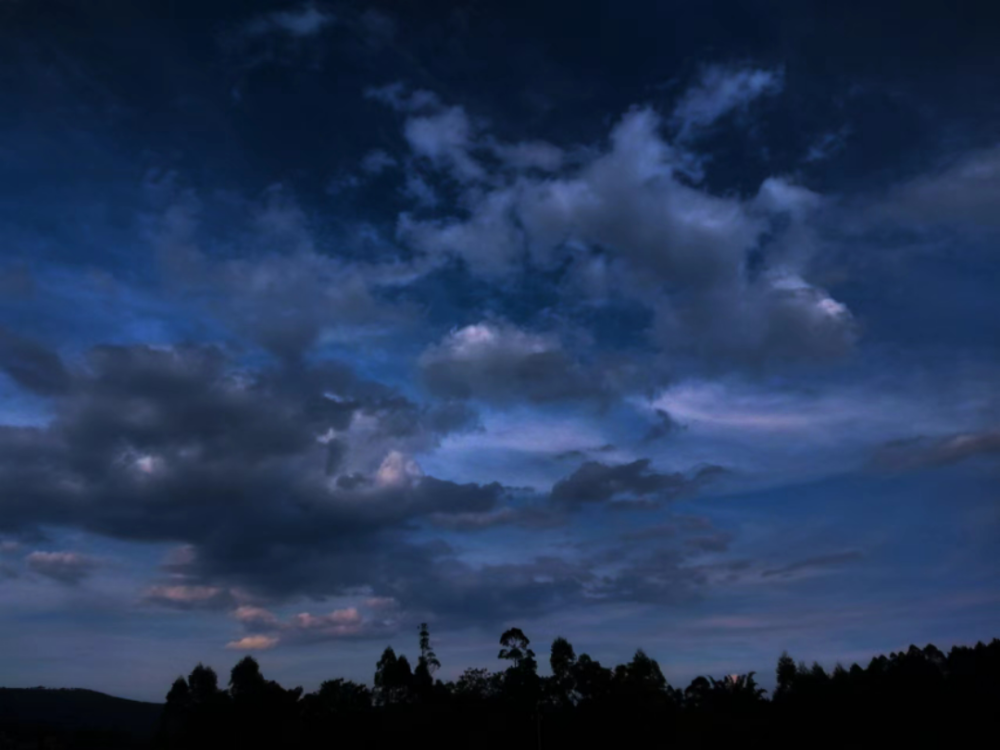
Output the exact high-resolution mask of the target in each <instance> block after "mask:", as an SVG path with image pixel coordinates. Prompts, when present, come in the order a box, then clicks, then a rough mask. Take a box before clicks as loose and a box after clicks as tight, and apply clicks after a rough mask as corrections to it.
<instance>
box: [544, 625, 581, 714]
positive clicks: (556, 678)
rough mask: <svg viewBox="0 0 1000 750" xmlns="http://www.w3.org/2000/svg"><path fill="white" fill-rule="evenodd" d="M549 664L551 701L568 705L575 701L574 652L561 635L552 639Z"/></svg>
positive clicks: (558, 704) (560, 704)
mask: <svg viewBox="0 0 1000 750" xmlns="http://www.w3.org/2000/svg"><path fill="white" fill-rule="evenodd" d="M549 666H550V667H551V668H552V679H551V680H550V681H549V685H550V690H549V693H550V695H551V699H552V702H553V703H555V705H557V706H562V707H566V706H570V705H573V703H574V702H575V698H576V696H575V692H576V691H575V687H576V685H575V682H576V681H575V680H574V675H573V672H574V667H575V666H576V652H575V651H573V645H572V644H571V643H570V642H569V641H567V640H566V639H565V638H563V637H562V636H560V637H558V638H556V639H555V640H554V641H552V650H551V651H550V653H549Z"/></svg>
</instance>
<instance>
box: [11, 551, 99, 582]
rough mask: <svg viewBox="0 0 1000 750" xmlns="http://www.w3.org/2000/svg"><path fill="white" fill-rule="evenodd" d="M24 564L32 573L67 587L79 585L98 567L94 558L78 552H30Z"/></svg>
mask: <svg viewBox="0 0 1000 750" xmlns="http://www.w3.org/2000/svg"><path fill="white" fill-rule="evenodd" d="M25 562H26V563H27V565H28V569H29V570H31V571H32V572H34V573H38V574H39V575H43V576H45V577H46V578H51V579H52V580H54V581H59V582H60V583H65V584H69V585H76V584H78V583H80V582H81V581H82V580H83V579H84V578H86V577H87V576H89V575H90V574H91V573H93V572H94V570H95V569H96V568H97V567H98V565H99V562H98V560H96V559H95V558H93V557H89V556H88V555H81V554H80V553H78V552H32V553H31V554H29V555H28V556H27V557H26V558H25Z"/></svg>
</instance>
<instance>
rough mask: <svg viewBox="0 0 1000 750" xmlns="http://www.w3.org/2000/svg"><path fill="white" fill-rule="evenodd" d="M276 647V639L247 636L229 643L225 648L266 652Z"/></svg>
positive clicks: (265, 636)
mask: <svg viewBox="0 0 1000 750" xmlns="http://www.w3.org/2000/svg"><path fill="white" fill-rule="evenodd" d="M277 645H278V639H277V638H273V637H271V636H267V635H247V636H244V637H243V638H240V639H239V640H237V641H230V642H229V643H227V644H226V648H229V649H234V650H237V651H266V650H267V649H270V648H274V647H275V646H277Z"/></svg>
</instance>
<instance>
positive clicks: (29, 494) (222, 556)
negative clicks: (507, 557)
mask: <svg viewBox="0 0 1000 750" xmlns="http://www.w3.org/2000/svg"><path fill="white" fill-rule="evenodd" d="M71 377H72V383H71V386H70V387H69V388H68V390H67V392H66V394H65V395H63V396H62V397H60V398H59V399H57V400H56V401H55V402H54V403H53V406H54V409H55V418H54V419H53V421H52V422H51V424H50V425H49V426H47V427H2V428H0V484H2V485H3V486H4V487H5V488H8V490H6V491H5V492H4V494H3V497H2V499H0V510H2V512H0V527H2V528H3V529H4V530H5V531H13V532H17V531H20V530H24V529H32V528H37V527H44V526H61V527H71V528H80V529H85V530H88V531H91V532H94V533H98V534H104V535H109V536H113V537H117V538H122V539H129V540H137V541H158V542H183V543H187V544H189V545H190V546H191V548H192V554H191V556H190V559H189V560H188V561H187V562H186V563H185V564H183V565H181V566H180V567H178V568H175V569H174V570H173V571H172V577H171V580H170V581H169V582H168V583H164V584H163V585H161V586H160V587H159V588H154V589H152V590H151V591H150V592H148V594H147V600H149V601H155V602H158V603H161V604H164V603H165V604H171V605H174V606H202V605H204V606H216V605H217V606H224V605H225V604H227V603H228V600H227V599H226V597H227V596H228V594H227V593H224V592H226V591H228V589H230V588H231V587H233V586H243V587H246V588H247V589H248V590H251V591H258V592H264V593H266V594H268V595H271V596H294V595H296V594H302V593H310V594H320V595H321V594H329V593H333V592H336V591H338V590H341V589H343V588H344V587H348V586H358V585H372V586H374V587H376V588H378V587H379V586H382V585H386V583H387V582H388V581H391V580H394V579H395V578H396V577H398V576H400V575H415V576H418V575H420V572H421V571H422V570H426V569H427V568H428V567H431V566H433V564H434V560H435V559H436V558H437V557H439V556H440V555H441V554H444V553H445V552H446V550H442V548H441V547H440V546H438V547H433V546H431V547H428V546H417V545H413V544H410V543H409V542H407V541H406V540H405V539H404V537H403V536H402V530H403V529H404V528H405V527H406V526H407V524H409V523H411V522H412V521H413V520H414V519H418V518H422V517H426V516H429V515H432V514H434V515H436V516H441V515H447V514H450V513H484V512H488V511H490V510H492V509H493V508H494V507H495V505H496V504H497V502H498V501H499V499H500V498H501V497H502V495H503V493H504V489H503V488H502V487H501V486H500V485H499V484H492V485H477V484H464V485H460V484H455V483H452V482H447V481H444V480H440V479H436V478H434V477H430V476H424V475H423V474H422V472H420V471H419V467H416V466H415V464H413V462H412V461H410V460H408V459H406V458H405V455H404V453H402V452H401V451H407V450H412V449H416V448H419V447H424V448H426V447H429V446H431V445H433V444H434V442H435V441H436V440H438V439H440V437H441V436H442V435H443V434H444V432H441V431H438V430H445V431H446V430H448V429H452V428H458V427H461V426H462V425H465V424H467V422H468V414H467V412H466V411H465V410H464V409H457V410H456V409H455V408H454V407H453V406H449V405H445V406H444V407H441V409H439V408H437V407H420V406H418V405H416V404H413V403H412V402H409V401H408V400H406V399H404V398H401V397H400V396H399V395H398V394H395V393H393V392H392V391H391V390H389V389H387V388H385V387H383V386H379V385H378V384H374V383H370V382H366V381H361V380H359V379H357V378H356V377H354V376H353V374H352V373H350V371H349V370H347V369H346V368H344V367H342V366H339V365H335V364H330V363H326V364H323V363H320V364H317V365H315V366H312V367H309V368H301V367H291V366H288V367H281V368H276V369H271V370H267V369H265V370H255V371H247V370H244V369H241V368H239V367H237V366H236V364H235V362H234V361H232V360H230V359H229V358H228V357H227V355H226V354H225V353H224V352H223V351H222V350H220V349H217V348H212V347H195V346H187V347H172V348H166V349H156V348H151V347H144V346H133V347H111V346H107V347H98V348H96V349H94V350H93V351H92V352H91V353H90V355H89V357H88V359H87V362H86V366H85V367H82V368H81V369H80V370H78V371H74V372H73V373H72V375H71ZM442 409H443V411H442ZM328 437H330V438H331V439H329V440H326V442H325V443H324V440H325V439H326V438H328ZM331 445H335V446H336V448H335V449H331ZM352 474H357V475H360V476H362V477H364V478H365V481H364V482H361V483H356V484H355V485H353V486H351V487H349V488H345V487H344V486H343V484H338V483H337V482H336V479H337V477H338V475H339V476H344V475H348V476H349V475H352ZM39 560H41V561H42V562H40V563H39V564H45V562H46V561H45V560H43V559H42V558H39ZM67 560H68V558H67ZM64 562H65V561H64ZM60 564H61V563H60ZM70 564H71V563H70V562H65V565H64V566H63V567H64V568H66V570H67V571H69V570H70V568H69V566H70ZM55 565H56V563H55V562H52V563H51V565H49V568H48V569H47V570H50V571H55V572H59V569H57V568H56V567H53V566H55ZM77 569H78V570H81V571H82V570H84V569H85V566H82V565H81V566H77V568H74V570H77ZM52 574H53V575H54V574H55V573H52ZM62 575H63V576H64V577H65V578H67V580H68V579H69V577H70V576H71V575H72V574H71V573H70V572H65V573H63V574H62Z"/></svg>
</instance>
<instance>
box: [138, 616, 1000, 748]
mask: <svg viewBox="0 0 1000 750" xmlns="http://www.w3.org/2000/svg"><path fill="white" fill-rule="evenodd" d="M418 636H419V640H418V645H419V653H420V655H419V657H418V658H417V668H416V670H412V671H411V669H410V663H409V661H408V660H407V658H406V657H405V656H404V655H401V654H400V655H397V654H396V652H395V651H394V650H393V649H392V648H391V647H387V648H386V649H385V651H384V652H383V653H382V656H381V658H380V659H379V661H378V663H377V665H376V669H375V675H374V680H373V683H374V689H369V688H368V687H367V686H365V685H361V684H358V683H355V682H351V681H349V680H343V679H331V680H327V681H326V682H324V683H323V684H322V686H321V687H320V689H319V690H318V691H316V692H315V693H310V694H308V695H303V694H302V689H301V688H296V689H294V690H285V689H284V688H282V687H281V686H280V685H278V684H277V683H275V682H273V681H269V680H266V679H265V678H264V676H263V674H262V673H261V671H260V666H259V665H258V664H257V662H256V660H254V659H253V658H252V657H245V658H243V659H242V660H240V661H239V662H238V663H237V664H236V665H235V666H234V667H233V669H232V672H231V676H230V680H229V686H228V689H227V690H220V689H219V688H218V681H217V678H216V675H215V672H214V671H213V670H211V668H209V667H206V666H204V665H201V664H199V665H197V666H196V667H195V669H194V670H193V671H192V672H191V674H190V675H189V676H188V678H187V679H186V680H185V679H184V678H183V677H179V678H178V679H177V680H176V681H175V682H174V683H173V685H172V686H171V687H170V690H169V692H168V693H167V702H166V706H165V708H164V711H163V714H162V717H161V720H160V730H159V732H158V734H157V736H156V743H155V744H156V747H157V748H159V749H162V750H174V748H196V749H197V748H208V747H220V746H230V747H242V746H244V745H245V746H253V747H269V748H286V747H287V748H295V747H302V748H312V747H322V746H330V745H335V744H343V743H348V744H351V745H354V746H358V747H362V748H396V747H400V746H403V745H406V744H412V743H413V741H414V738H415V737H418V736H422V737H428V738H430V737H432V738H433V741H434V744H435V746H436V747H440V748H449V749H450V748H466V747H468V746H470V745H475V746H477V747H484V748H498V749H499V748H504V750H506V749H507V748H510V747H514V746H524V747H544V748H546V750H549V749H551V748H566V749H567V750H570V749H572V750H578V748H580V747H590V746H599V745H606V744H609V743H618V744H628V745H631V744H638V743H643V744H646V743H648V741H649V739H650V738H656V741H657V743H666V744H676V745H678V746H680V747H715V746H719V745H721V744H725V743H730V742H741V743H747V742H749V744H751V745H755V746H756V745H760V746H768V747H797V746H799V745H801V744H802V738H803V737H807V736H809V735H810V733H815V732H816V731H817V728H819V727H822V733H823V734H822V737H821V738H820V739H819V740H817V742H819V743H820V744H824V745H826V744H828V745H832V746H847V745H849V746H852V747H876V746H882V745H885V744H888V743H892V744H901V743H904V742H905V743H919V744H920V745H921V746H945V745H948V746H951V745H955V744H958V743H960V742H965V741H971V740H972V738H974V737H975V736H976V733H978V732H982V731H984V730H986V729H988V728H989V726H991V724H990V722H991V721H992V719H991V718H990V717H991V716H992V715H993V711H994V709H995V706H996V703H997V701H998V699H1000V686H998V682H1000V681H998V680H997V679H996V675H997V674H998V670H1000V640H996V639H994V640H993V641H992V642H991V643H989V644H988V645H987V644H983V643H979V644H977V645H976V646H975V647H971V648H970V647H966V646H956V647H954V648H952V649H951V650H950V651H949V652H948V653H947V654H945V653H943V652H942V651H940V650H939V649H938V648H936V647H935V646H933V645H928V646H926V647H925V648H923V649H921V648H918V647H917V646H910V647H909V648H908V649H907V650H905V651H900V652H898V653H896V652H893V653H891V654H890V655H889V656H888V657H887V656H876V657H875V658H873V659H872V660H871V662H870V663H869V664H868V666H867V667H862V666H860V665H858V664H852V665H851V666H850V668H844V667H843V666H842V665H839V664H838V665H837V666H836V667H835V668H834V669H833V671H832V672H830V673H827V672H826V670H824V669H823V667H822V666H821V665H819V664H816V663H814V664H813V665H812V666H807V665H806V664H804V663H799V664H798V665H796V663H795V661H794V660H793V659H792V657H791V656H790V655H789V654H788V653H782V654H781V656H780V657H779V658H778V661H777V665H776V669H775V676H776V678H777V679H776V685H777V687H776V689H775V691H774V695H773V698H770V699H769V697H768V694H767V691H766V690H765V689H764V688H762V687H761V686H760V685H758V684H757V682H756V677H755V673H754V672H749V673H747V674H735V675H725V676H722V677H713V676H710V675H705V676H699V677H697V678H695V679H694V680H692V682H691V683H690V684H689V685H687V686H686V687H685V688H684V689H683V690H681V689H678V688H674V687H672V686H671V685H670V684H669V682H668V681H667V678H666V676H665V675H664V672H663V670H662V669H661V668H660V665H659V664H658V663H657V661H656V660H655V659H653V658H651V657H650V656H648V655H647V654H646V653H645V652H644V651H643V650H642V649H638V650H637V651H636V652H635V654H634V656H633V657H632V659H631V660H630V661H629V662H628V663H626V664H619V665H617V666H615V667H614V668H613V669H609V668H607V667H604V666H602V665H601V664H600V662H597V661H595V660H594V659H592V658H591V657H590V656H588V655H587V654H580V655H579V656H577V654H576V651H575V650H574V648H573V646H572V644H571V643H570V642H569V641H568V640H567V639H566V638H563V637H559V638H556V639H555V640H554V641H553V643H552V647H551V651H550V656H549V666H550V668H551V676H544V677H542V676H539V675H538V671H537V663H536V662H535V658H534V653H533V651H532V650H531V648H530V640H529V639H528V637H527V636H526V635H525V634H524V632H523V631H522V630H520V629H519V628H510V629H509V630H507V631H505V632H504V633H503V635H502V636H501V638H500V646H501V649H500V651H499V653H498V657H499V658H500V659H502V660H505V661H507V662H508V666H507V668H506V669H504V670H502V671H498V672H491V671H489V670H488V669H486V668H474V669H466V670H465V671H464V672H463V673H462V674H461V675H460V676H459V677H458V678H457V679H456V680H454V681H452V682H442V681H441V680H436V681H435V680H433V673H434V672H436V671H437V670H438V669H439V668H440V666H441V664H440V661H439V660H438V658H437V656H436V654H435V653H434V651H433V649H432V648H431V644H430V633H429V631H428V628H427V625H426V624H421V625H420V627H419V630H418Z"/></svg>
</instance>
